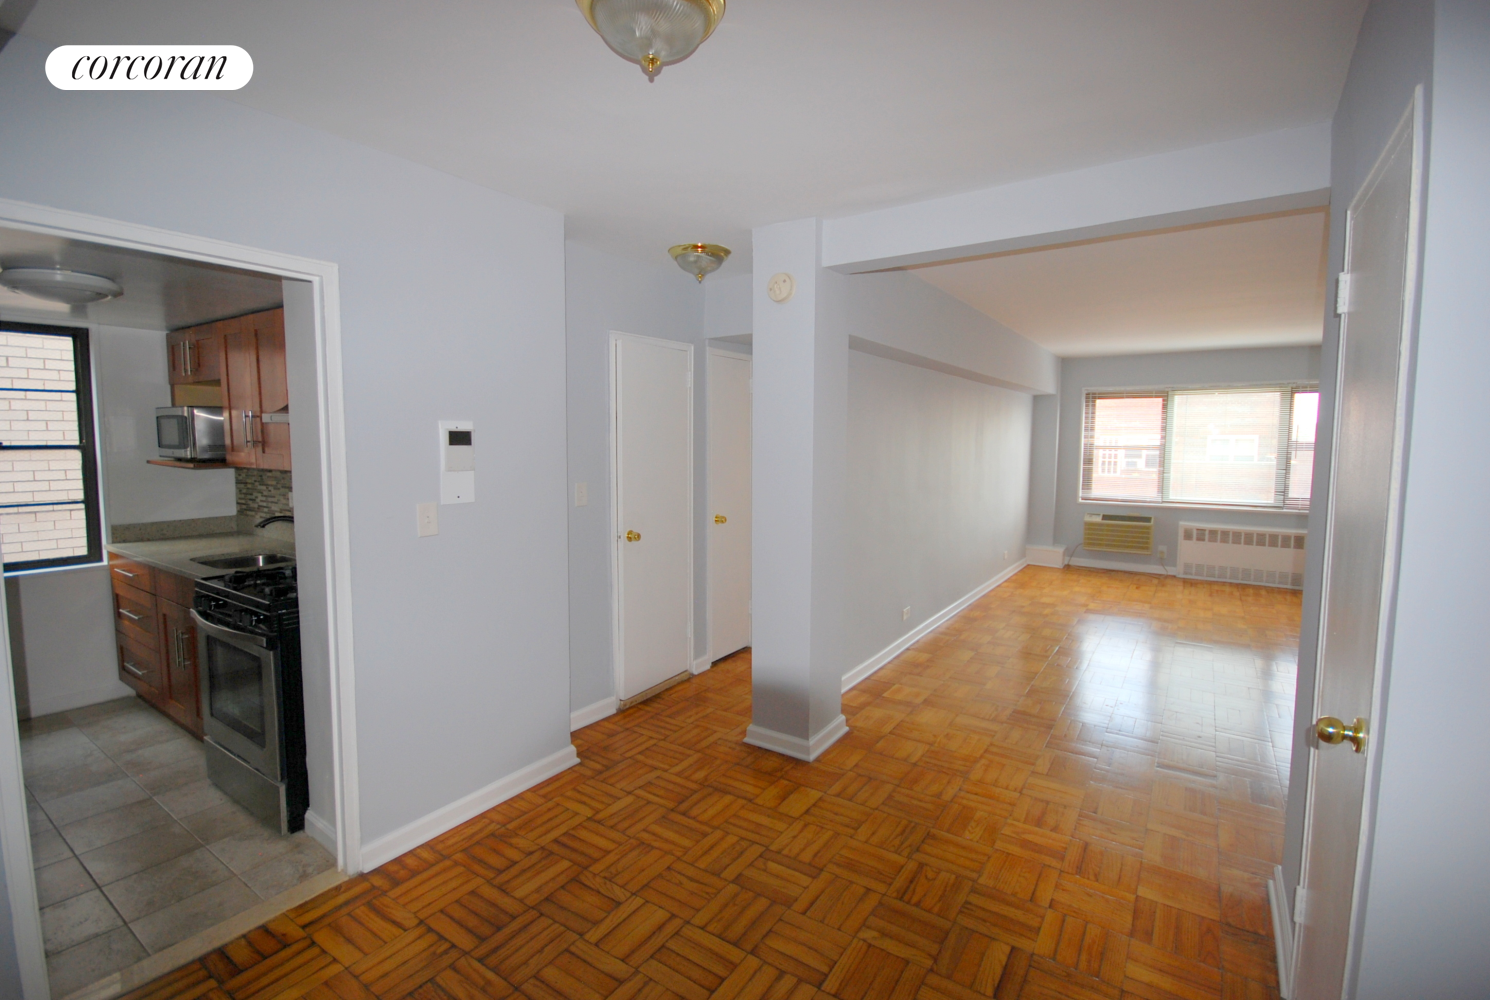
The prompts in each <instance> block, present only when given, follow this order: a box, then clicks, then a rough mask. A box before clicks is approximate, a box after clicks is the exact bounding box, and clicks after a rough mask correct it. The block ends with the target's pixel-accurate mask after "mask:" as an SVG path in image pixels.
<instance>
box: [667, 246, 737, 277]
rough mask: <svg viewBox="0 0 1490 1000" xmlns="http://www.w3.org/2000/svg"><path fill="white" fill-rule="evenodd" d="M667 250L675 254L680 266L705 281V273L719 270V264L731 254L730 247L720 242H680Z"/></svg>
mask: <svg viewBox="0 0 1490 1000" xmlns="http://www.w3.org/2000/svg"><path fill="white" fill-rule="evenodd" d="M667 252H668V253H670V254H672V255H673V260H675V261H677V262H678V266H679V267H681V268H682V269H683V270H685V271H687V272H688V273H689V274H691V275H693V276H694V277H695V278H697V279H698V280H699V281H703V280H704V275H706V274H713V273H714V272H715V271H717V270H719V265H720V264H723V263H724V259H725V258H726V257H728V256H729V247H722V246H720V245H719V244H718V243H679V244H678V245H677V246H675V247H670V248H668V251H667Z"/></svg>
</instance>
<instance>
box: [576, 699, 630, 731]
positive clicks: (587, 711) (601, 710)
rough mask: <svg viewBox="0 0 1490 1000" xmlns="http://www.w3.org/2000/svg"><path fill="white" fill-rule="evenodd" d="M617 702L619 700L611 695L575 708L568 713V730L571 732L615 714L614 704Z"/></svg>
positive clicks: (617, 703)
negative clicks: (591, 703)
mask: <svg viewBox="0 0 1490 1000" xmlns="http://www.w3.org/2000/svg"><path fill="white" fill-rule="evenodd" d="M619 704H620V702H619V701H617V700H616V696H615V695H611V696H610V697H609V698H601V699H600V700H599V701H597V702H596V703H595V704H593V705H586V706H585V707H584V708H577V709H575V710H574V711H573V712H570V713H569V731H570V732H571V733H572V732H574V731H575V730H576V729H583V728H585V727H586V726H588V725H590V724H591V723H594V722H599V721H600V720H601V719H608V718H610V717H611V716H612V715H615V714H616V706H617V705H619Z"/></svg>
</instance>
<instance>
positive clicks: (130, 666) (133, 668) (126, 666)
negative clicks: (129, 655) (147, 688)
mask: <svg viewBox="0 0 1490 1000" xmlns="http://www.w3.org/2000/svg"><path fill="white" fill-rule="evenodd" d="M123 662H124V669H125V670H128V671H129V672H130V673H132V674H134V675H135V676H136V677H138V678H139V679H140V680H144V679H145V671H143V670H141V669H140V668H139V667H137V666H135V665H134V664H133V663H130V662H129V661H128V660H125V661H123Z"/></svg>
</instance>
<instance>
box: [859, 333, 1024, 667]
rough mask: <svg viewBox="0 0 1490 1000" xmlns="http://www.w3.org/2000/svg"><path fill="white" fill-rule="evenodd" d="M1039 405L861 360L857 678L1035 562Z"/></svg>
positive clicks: (1006, 392) (949, 378)
mask: <svg viewBox="0 0 1490 1000" xmlns="http://www.w3.org/2000/svg"><path fill="white" fill-rule="evenodd" d="M1030 401H1031V397H1030V396H1029V395H1028V394H1026V393H1022V392H1016V391H1015V390H1013V389H1004V388H1000V387H998V386H991V385H984V384H982V383H979V382H973V381H971V380H969V379H964V378H958V377H957V376H955V375H946V374H943V373H942V372H937V371H929V370H927V369H925V368H920V367H915V366H912V365H906V364H901V363H900V362H898V361H890V360H887V359H885V358H879V357H875V356H873V355H870V354H864V353H861V352H859V351H850V352H849V365H848V510H847V515H848V538H849V545H848V573H847V575H846V583H847V587H848V600H847V602H846V617H847V619H848V628H847V630H846V637H845V638H846V644H847V647H848V648H847V650H846V654H847V655H846V662H845V669H846V670H852V669H853V668H855V667H857V666H858V665H859V664H861V663H863V662H864V661H865V660H868V659H869V658H870V657H872V656H874V655H875V654H876V653H879V652H880V651H881V650H883V649H885V648H886V647H887V646H890V645H891V644H892V643H894V642H895V641H896V640H897V639H899V638H900V637H901V636H903V635H905V634H906V633H907V632H909V631H911V630H913V629H915V628H917V627H919V626H920V625H921V624H922V623H924V622H925V621H926V620H927V619H928V618H931V617H932V616H934V615H936V614H937V613H939V612H941V611H942V610H944V609H946V608H947V607H949V606H951V605H952V604H954V603H956V602H957V601H959V600H961V599H962V598H964V597H966V596H967V595H968V594H969V593H971V592H972V591H973V590H975V589H977V588H978V587H979V586H981V585H983V584H986V583H987V582H988V581H989V580H991V579H993V578H994V577H995V576H997V575H998V574H999V573H1001V572H1002V571H1003V570H1005V569H1007V568H1009V567H1010V566H1012V565H1014V564H1015V563H1017V562H1019V560H1021V559H1023V558H1024V540H1025V536H1026V533H1027V527H1026V523H1025V512H1026V504H1027V503H1028V499H1029V469H1030V452H1029V449H1030ZM906 607H909V608H910V609H911V613H910V617H909V618H908V619H902V617H901V614H902V611H903V609H904V608H906Z"/></svg>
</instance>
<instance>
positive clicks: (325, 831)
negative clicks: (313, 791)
mask: <svg viewBox="0 0 1490 1000" xmlns="http://www.w3.org/2000/svg"><path fill="white" fill-rule="evenodd" d="M305 833H307V835H308V836H310V839H311V841H314V842H316V844H319V845H320V846H323V848H326V851H329V852H331V857H337V829H335V827H334V826H331V824H329V823H326V821H325V820H322V818H320V817H319V815H316V814H314V812H311V811H310V809H305Z"/></svg>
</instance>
